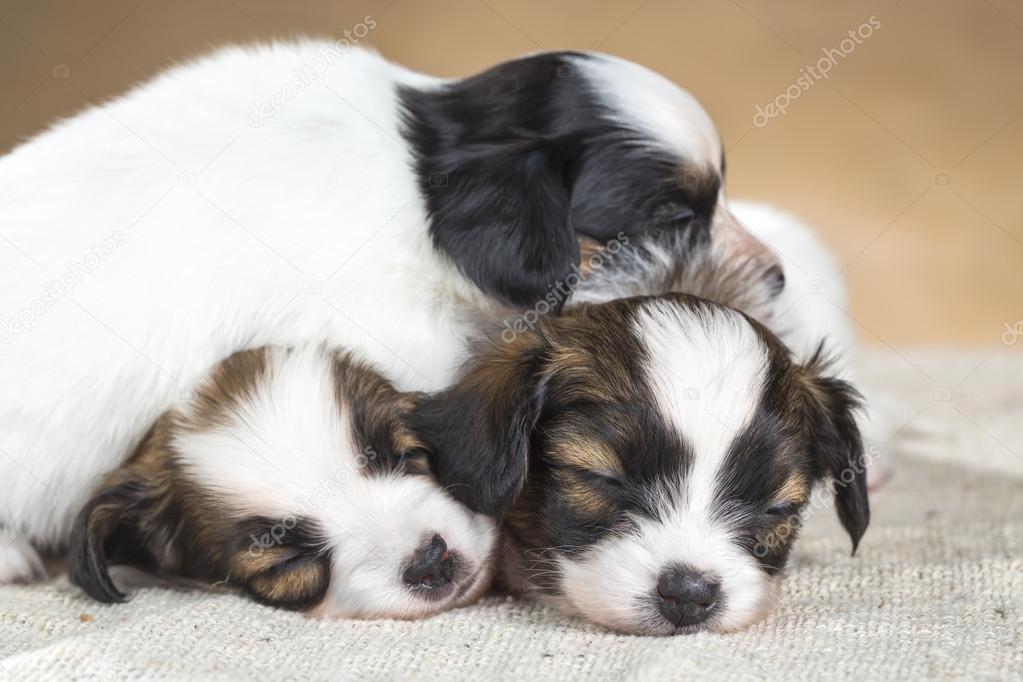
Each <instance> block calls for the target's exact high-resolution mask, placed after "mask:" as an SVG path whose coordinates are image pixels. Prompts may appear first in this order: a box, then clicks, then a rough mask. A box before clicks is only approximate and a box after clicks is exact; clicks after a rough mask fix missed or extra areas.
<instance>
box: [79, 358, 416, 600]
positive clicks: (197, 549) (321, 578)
mask: <svg viewBox="0 0 1023 682" xmlns="http://www.w3.org/2000/svg"><path fill="white" fill-rule="evenodd" d="M333 357H334V364H333V370H334V375H335V382H336V395H337V404H338V409H339V410H342V408H344V409H343V410H342V413H348V414H349V415H350V416H351V426H352V432H353V434H355V437H356V439H357V441H358V445H359V447H361V448H363V455H364V464H365V466H366V467H367V468H368V469H369V471H368V472H367V473H372V471H373V470H384V469H386V468H387V467H388V466H396V464H395V453H396V452H397V453H401V452H404V451H406V450H413V449H416V448H421V447H422V444H421V443H420V442H419V441H418V440H417V439H416V438H415V437H414V435H413V434H412V432H411V431H410V430H409V429H408V428H407V427H406V425H405V423H404V419H403V417H404V415H405V414H406V413H407V412H408V410H409V409H411V407H412V405H413V402H414V397H415V396H413V395H410V394H403V393H400V392H398V391H397V390H395V389H394V387H393V386H392V385H391V384H389V383H388V382H387V381H385V380H384V379H382V378H381V377H380V376H379V375H378V374H376V373H375V372H373V371H372V370H371V369H369V368H368V367H367V366H366V365H364V364H361V363H359V362H357V361H355V360H354V359H352V358H351V357H350V356H347V355H344V354H337V355H335V356H333ZM271 358H272V354H271V350H270V349H269V348H262V349H257V350H250V351H242V352H239V353H235V354H234V355H232V356H230V357H229V358H227V359H226V360H224V361H223V362H222V363H220V365H218V366H217V367H216V368H215V369H214V370H213V371H212V372H211V374H210V377H209V379H208V380H207V381H206V382H204V383H203V384H202V385H201V386H200V387H199V388H197V389H196V390H195V391H194V393H193V395H192V397H191V400H190V401H188V403H187V404H186V405H185V407H183V408H182V409H180V410H170V411H168V412H167V413H165V414H164V415H162V416H161V417H160V418H159V419H158V420H157V421H156V423H155V424H154V425H153V426H152V428H151V429H150V430H149V432H148V433H147V434H146V436H145V437H144V438H143V439H142V442H141V443H140V444H139V446H138V448H137V449H136V451H135V453H134V454H133V455H132V457H131V458H130V459H129V461H128V462H127V463H126V464H125V465H123V466H122V467H120V468H119V469H117V470H115V471H114V472H112V473H111V474H110V475H109V476H107V477H106V479H105V480H104V482H103V484H102V486H100V488H99V489H98V491H97V493H96V495H95V497H94V498H93V500H92V501H91V502H90V503H89V505H88V506H87V508H86V510H85V511H84V512H83V517H80V522H81V523H82V524H83V531H82V534H83V537H82V538H81V540H80V542H81V543H82V546H81V547H80V551H79V552H78V553H77V554H76V557H77V556H80V557H81V559H80V560H79V565H78V566H77V567H76V568H75V570H74V571H73V573H74V574H75V575H76V583H77V584H79V585H81V586H82V587H83V588H85V589H86V590H87V591H89V593H90V594H92V595H93V596H94V597H96V598H99V599H105V600H108V601H109V600H116V599H117V596H118V593H117V592H116V588H113V587H112V584H111V583H110V582H109V576H108V575H107V572H106V564H107V562H108V561H109V562H128V563H137V562H139V561H142V560H145V563H147V564H149V565H153V564H155V566H154V567H155V568H156V570H158V571H159V572H161V573H163V574H166V575H171V576H177V577H183V578H196V579H200V580H204V581H209V582H227V583H228V584H231V585H234V586H237V587H241V588H243V589H245V590H247V591H249V592H250V593H251V594H252V595H253V596H254V597H255V598H257V599H259V600H260V601H263V602H266V603H270V604H274V605H277V606H282V607H285V608H308V607H310V606H313V605H314V604H315V602H316V601H318V600H319V599H321V598H322V597H323V595H324V594H325V593H326V590H327V587H328V585H329V579H330V575H329V570H330V569H329V565H330V564H329V553H328V552H326V551H324V550H323V548H322V547H321V545H320V542H319V529H318V528H317V527H316V525H315V524H314V523H313V522H312V521H311V520H309V519H305V518H298V519H290V521H293V522H294V523H290V522H289V523H288V524H285V522H284V519H275V518H269V517H253V516H251V515H249V514H248V513H246V512H242V511H241V510H240V509H237V508H235V507H233V506H232V505H231V500H230V499H229V498H224V497H222V496H221V495H219V494H218V493H216V492H214V491H209V490H207V489H205V488H204V487H203V486H202V484H201V482H200V481H198V480H195V479H194V478H193V477H192V475H191V474H190V472H189V471H187V470H186V469H185V468H184V467H182V465H181V462H180V455H179V454H178V452H177V451H176V450H175V437H176V435H177V434H178V433H181V432H183V431H188V432H193V433H194V432H203V431H207V430H210V429H215V428H222V427H229V426H230V425H231V423H232V412H233V411H235V410H237V409H238V407H239V405H240V404H241V402H242V401H243V400H245V399H246V398H248V397H251V396H253V395H254V394H255V393H256V392H257V391H258V390H259V388H260V386H261V384H262V382H264V381H266V380H267V379H268V377H269V375H270V373H271V372H272V371H273V368H272V367H271ZM423 459H424V458H422V457H417V458H413V460H414V461H412V462H410V464H409V466H410V467H412V468H415V467H419V468H420V469H423V468H425V469H427V470H428V467H429V464H428V462H425V463H424V461H422V460H423ZM280 531H284V532H280ZM108 548H110V549H112V550H113V552H112V554H111V555H110V556H107V554H106V550H107V549H108Z"/></svg>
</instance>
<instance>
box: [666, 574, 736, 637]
mask: <svg viewBox="0 0 1023 682" xmlns="http://www.w3.org/2000/svg"><path fill="white" fill-rule="evenodd" d="M720 595H721V584H720V583H719V582H717V581H716V580H714V579H712V578H710V577H709V576H707V575H704V574H702V573H699V572H698V571H694V570H692V569H689V568H682V567H676V568H670V569H668V570H666V571H665V572H664V573H662V574H661V575H660V577H659V578H658V580H657V597H658V600H659V601H658V607H659V609H660V612H661V615H662V616H664V618H665V619H666V620H667V621H668V622H669V623H671V624H672V625H674V626H675V627H677V628H681V627H686V626H690V625H698V624H700V623H702V622H703V621H705V620H707V618H709V617H710V615H711V614H712V613H714V612H715V611H716V610H717V608H718V603H719V601H720Z"/></svg>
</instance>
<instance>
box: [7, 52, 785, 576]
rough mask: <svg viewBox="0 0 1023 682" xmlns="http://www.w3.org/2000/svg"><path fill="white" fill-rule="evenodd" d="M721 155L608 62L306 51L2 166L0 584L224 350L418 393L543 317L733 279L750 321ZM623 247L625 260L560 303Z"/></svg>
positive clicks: (159, 88) (76, 127) (64, 126)
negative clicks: (334, 354)
mask: <svg viewBox="0 0 1023 682" xmlns="http://www.w3.org/2000/svg"><path fill="white" fill-rule="evenodd" d="M723 163H724V161H723V158H722V149H721V144H720V141H719V139H718V135H717V132H716V131H715V129H714V126H713V125H712V123H711V121H710V119H709V117H708V116H707V114H706V112H704V110H703V109H702V108H701V107H700V106H699V104H698V103H697V102H696V101H695V100H694V99H693V97H692V96H690V95H689V94H688V93H686V92H685V91H683V90H681V89H680V88H678V87H676V86H675V85H673V84H672V83H670V82H669V81H667V80H666V79H664V78H662V77H660V76H658V75H656V74H654V73H652V72H650V71H649V70H647V69H645V68H643V67H641V66H638V65H636V64H632V63H629V62H626V61H624V60H621V59H618V58H615V57H610V56H606V55H600V54H580V53H569V52H558V53H545V54H536V55H532V56H528V57H524V58H522V59H517V60H513V61H509V62H506V63H503V64H500V65H498V66H496V67H494V68H492V69H490V70H488V71H485V72H483V73H481V74H479V75H476V76H473V77H470V78H465V79H461V80H441V79H437V78H432V77H429V76H425V75H422V74H417V73H413V72H411V71H408V70H406V69H404V68H401V67H399V66H396V65H393V64H390V63H388V62H387V61H385V60H383V59H382V58H380V57H379V56H377V55H376V54H373V53H370V52H366V51H361V50H349V51H346V52H344V53H341V51H340V50H339V49H338V47H337V46H335V45H333V44H332V43H328V42H313V41H309V42H299V43H293V44H275V45H272V46H262V47H246V48H242V47H236V48H229V49H225V50H221V51H219V52H216V53H214V54H212V55H210V56H207V57H204V58H202V59H199V60H197V61H195V62H192V63H189V64H184V65H182V66H178V67H176V68H174V69H171V70H169V71H167V72H166V73H164V74H162V75H160V76H158V77H156V78H154V79H153V80H151V81H149V82H148V83H145V84H143V85H141V86H139V87H137V88H135V89H134V90H132V91H131V92H129V93H127V94H126V95H124V96H122V97H119V98H116V99H114V100H112V101H110V102H109V103H106V104H104V105H102V106H97V107H91V108H89V109H87V110H85V111H83V112H81V113H80V114H78V115H77V116H74V117H73V118H71V119H69V120H67V121H64V122H61V123H59V124H57V125H56V126H54V127H53V128H51V129H50V130H48V131H46V132H44V133H42V134H40V135H39V136H37V137H35V138H34V139H32V140H30V141H28V142H26V143H24V144H22V145H21V146H19V147H17V148H16V149H14V150H13V151H12V152H10V153H9V154H7V155H6V156H4V157H3V158H2V159H0V342H2V347H0V351H2V360H0V453H2V455H3V456H0V480H3V481H4V482H5V485H6V486H7V492H6V493H5V494H4V495H3V496H2V497H0V538H2V539H3V542H0V582H8V581H11V580H17V579H27V578H30V577H32V575H33V574H35V573H37V572H38V571H37V570H36V569H37V568H38V566H39V563H38V557H37V556H36V554H35V550H34V549H33V546H34V547H36V548H54V549H56V548H59V547H61V546H63V545H64V544H65V543H66V542H67V541H68V539H69V531H70V528H71V522H72V519H73V518H74V514H75V511H76V510H77V509H79V508H81V506H82V505H83V504H84V503H85V502H86V500H87V498H88V495H89V492H90V491H91V490H92V488H93V486H94V485H95V484H96V483H97V482H98V481H99V480H100V478H101V477H102V476H104V475H105V474H107V473H108V472H109V471H111V470H112V469H114V468H116V467H117V466H118V465H120V464H121V463H122V462H123V461H124V460H125V459H126V458H127V457H128V456H129V455H130V453H132V452H133V451H134V449H135V448H136V446H137V445H138V443H139V442H140V441H141V439H142V437H143V435H144V434H145V433H146V431H147V429H148V428H149V427H150V425H151V424H152V423H153V422H154V421H155V420H156V419H157V418H158V417H159V416H160V415H161V414H162V413H163V412H164V411H165V410H167V409H168V408H170V407H171V406H172V405H173V404H174V403H175V401H176V400H178V399H179V397H180V396H181V394H182V392H184V391H188V390H190V388H191V387H192V386H194V385H196V384H197V383H198V382H200V381H201V380H202V378H203V377H204V376H206V375H207V373H208V372H209V371H210V370H211V368H212V367H213V366H214V365H215V364H216V363H218V362H220V361H222V360H223V359H224V358H226V357H228V356H229V355H230V354H232V353H233V352H235V351H238V350H241V349H251V348H258V347H262V346H266V345H275V346H299V345H303V344H308V343H313V344H316V343H326V344H328V345H329V346H331V347H340V348H348V349H351V350H353V351H354V352H357V353H358V354H359V356H360V357H363V358H365V359H366V360H367V361H368V362H369V363H371V364H372V365H373V366H374V367H377V368H379V369H380V370H382V372H383V373H384V375H385V376H387V377H388V378H389V379H390V380H392V381H394V382H395V383H396V384H397V386H398V388H399V389H401V390H410V389H428V390H433V389H439V388H442V387H444V386H446V385H447V384H448V383H449V382H450V381H451V380H452V378H453V377H454V376H455V373H456V369H457V367H458V366H459V364H460V363H461V361H462V359H463V357H462V356H463V355H464V353H463V351H464V349H465V345H466V340H467V339H468V338H470V337H472V336H473V335H474V334H475V333H476V331H477V330H478V329H479V328H480V327H481V325H486V324H492V323H493V322H494V321H495V320H499V319H505V318H507V317H509V315H510V314H511V315H514V314H515V311H521V310H523V309H530V308H532V307H533V306H534V304H536V303H537V302H538V301H542V302H544V304H545V305H547V306H548V307H550V308H552V309H554V310H557V309H559V308H560V307H561V306H562V305H564V304H565V302H566V301H568V302H571V300H570V299H571V297H573V296H574V297H576V298H577V299H578V300H579V301H600V300H605V299H609V298H614V297H616V296H620V295H623V294H628V293H642V292H656V291H663V290H671V289H683V290H689V291H700V290H699V289H698V288H693V287H691V286H689V285H687V284H686V282H687V281H689V280H691V279H692V277H696V278H697V280H698V279H699V273H700V272H703V273H706V272H713V271H715V268H716V266H717V265H718V264H721V263H725V264H728V267H731V268H735V269H738V271H740V272H741V273H743V275H742V277H741V279H733V280H731V281H732V282H733V284H732V285H730V286H732V287H733V288H734V289H735V291H736V292H738V293H739V294H741V296H742V298H741V299H740V300H730V301H729V302H731V303H733V304H734V305H739V306H740V307H742V308H743V309H745V310H747V311H749V312H753V313H756V311H757V309H758V304H759V303H763V302H764V301H769V300H770V299H771V297H772V296H773V295H775V294H776V292H777V291H778V289H779V286H780V283H781V275H780V271H779V270H778V268H777V259H776V257H775V256H774V255H773V254H771V253H770V252H769V251H767V250H766V249H764V248H763V246H762V245H761V244H760V243H759V242H758V241H757V240H755V239H754V238H752V237H751V236H750V235H749V234H748V233H747V232H745V230H743V229H742V228H741V227H740V226H739V224H738V223H737V222H736V221H735V220H734V219H733V218H732V217H731V215H730V213H729V212H728V210H727V208H726V206H725V202H724V194H723V191H722V187H723ZM612 242H614V243H615V244H618V245H621V244H626V243H627V249H628V253H629V256H628V257H627V258H623V259H621V260H620V261H617V262H619V263H621V264H623V265H621V266H620V267H619V266H615V265H609V266H607V267H604V268H601V269H600V271H599V273H584V274H588V275H589V276H588V277H587V278H586V279H585V280H584V281H583V282H582V283H581V284H578V286H576V287H575V289H574V293H573V289H572V286H571V283H574V282H575V280H578V279H579V273H577V272H576V268H577V267H579V264H580V262H581V261H582V254H583V253H584V252H589V251H590V250H592V249H593V248H596V247H600V246H603V245H605V244H609V243H612ZM690 264H692V265H693V267H692V268H690V267H689V265H690ZM584 265H585V264H584ZM584 269H585V268H584ZM616 273H617V274H616ZM566 282H568V283H569V284H568V285H566ZM701 293H706V292H703V291H701ZM509 311H511V313H509Z"/></svg>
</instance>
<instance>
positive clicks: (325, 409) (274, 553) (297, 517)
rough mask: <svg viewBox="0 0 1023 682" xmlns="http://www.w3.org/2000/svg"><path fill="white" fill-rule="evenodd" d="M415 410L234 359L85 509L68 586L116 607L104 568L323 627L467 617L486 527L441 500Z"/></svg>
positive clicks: (285, 369)
mask: <svg viewBox="0 0 1023 682" xmlns="http://www.w3.org/2000/svg"><path fill="white" fill-rule="evenodd" d="M412 405H413V397H412V396H410V395H408V394H402V393H399V392H397V391H395V390H394V388H393V387H392V386H391V385H390V384H389V383H388V382H387V381H385V380H384V379H382V378H381V377H380V376H379V375H377V374H376V373H375V372H373V371H372V370H371V369H369V368H368V367H367V366H365V365H363V364H361V363H360V362H358V361H356V360H354V359H352V358H351V357H350V356H346V355H343V354H339V353H328V352H326V351H323V350H320V349H314V348H306V349H300V350H287V349H282V348H264V349H260V350H253V351H245V352H241V353H237V354H235V355H232V356H231V357H230V358H228V359H227V360H225V361H224V362H223V363H221V364H220V365H219V366H218V367H217V368H216V370H215V371H214V372H213V373H212V375H211V376H210V377H209V379H208V380H207V381H206V382H205V383H204V384H203V385H202V386H201V387H200V388H198V389H197V390H196V391H195V394H194V396H193V397H191V399H189V400H187V401H186V402H185V403H184V404H182V405H180V406H178V407H175V408H174V409H172V410H171V411H169V412H168V413H166V414H165V415H164V416H162V417H161V418H160V419H159V421H157V423H156V424H155V425H154V426H153V428H152V429H151V430H150V431H149V434H148V435H147V436H146V437H145V439H144V440H143V442H142V444H141V446H140V447H139V449H138V451H137V452H136V453H135V455H134V456H133V457H132V458H131V460H130V461H129V462H128V463H127V464H125V465H124V466H122V467H121V468H119V469H118V470H116V471H115V472H113V473H112V474H110V475H109V476H107V477H106V479H105V480H104V481H103V483H102V484H101V485H100V487H99V490H98V491H97V492H96V493H95V495H94V496H93V497H92V499H91V500H89V502H88V503H87V504H86V505H85V508H84V509H83V510H82V511H81V513H80V515H79V517H78V521H77V524H76V526H75V529H74V531H73V533H72V539H71V545H72V552H71V562H72V566H71V577H72V581H73V582H75V583H76V584H78V585H79V586H81V587H82V588H83V589H84V590H85V591H86V592H87V593H89V594H90V595H91V596H93V597H94V598H96V599H99V600H100V601H106V602H116V601H122V600H123V599H124V595H123V594H122V593H121V591H120V590H119V589H118V588H117V587H116V586H115V585H114V583H113V581H112V580H111V578H110V576H109V573H108V570H107V566H108V563H110V562H112V561H116V562H130V563H135V564H140V565H142V566H146V567H149V568H150V569H152V570H155V571H157V572H159V573H162V574H166V575H171V576H176V577H184V578H191V579H198V580H202V581H208V582H223V583H227V584H229V585H233V586H236V587H238V588H240V589H242V590H244V591H245V592H246V593H248V594H249V595H251V596H252V597H254V598H255V599H257V600H259V601H260V602H263V603H266V604H270V605H273V606H279V607H283V608H289V609H301V610H309V611H312V612H314V613H316V614H318V615H326V616H343V617H352V618H365V617H387V618H418V617H423V616H428V615H430V614H433V613H437V612H439V611H442V610H445V609H449V608H453V607H457V606H462V605H464V604H468V603H470V602H472V601H473V600H475V599H476V598H478V597H479V596H480V594H481V593H482V592H483V591H484V590H485V589H486V588H487V586H488V585H489V583H490V578H491V575H492V571H493V557H492V556H491V555H492V551H493V548H494V539H495V535H496V533H495V528H494V522H493V521H492V520H491V519H489V518H487V517H485V516H482V515H479V514H473V513H472V512H470V511H469V510H468V509H466V508H465V507H464V506H462V505H461V504H459V503H458V502H456V501H455V500H454V499H453V498H452V497H451V496H449V495H448V494H447V493H446V492H445V491H444V490H442V489H441V487H440V486H439V485H438V483H437V481H436V479H435V478H434V476H433V473H432V464H431V461H432V459H433V454H432V453H430V452H428V451H427V450H426V449H425V447H424V445H423V444H422V442H421V441H420V440H419V439H418V438H417V437H416V436H415V434H414V433H413V432H412V431H411V430H410V428H409V426H408V423H407V422H408V414H409V410H410V409H411V408H412Z"/></svg>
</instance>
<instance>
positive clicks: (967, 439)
mask: <svg viewBox="0 0 1023 682" xmlns="http://www.w3.org/2000/svg"><path fill="white" fill-rule="evenodd" d="M1012 351H1013V349H1009V348H1005V347H999V348H997V349H994V350H992V351H990V352H951V351H945V352H938V351H934V352H926V353H921V352H917V353H912V354H909V353H898V352H895V351H889V352H874V353H871V354H870V355H868V356H867V358H866V360H867V362H866V366H867V371H866V372H865V376H864V383H865V384H867V385H869V386H871V387H872V388H873V389H874V391H875V392H876V393H877V395H878V397H879V398H880V399H881V400H883V401H884V402H885V403H886V404H888V405H889V406H890V407H891V410H892V413H893V421H894V422H895V426H896V429H895V430H897V431H898V434H897V436H896V437H895V438H894V439H893V440H892V442H891V443H889V444H888V445H886V446H885V447H883V448H882V450H883V451H884V452H885V456H892V455H894V456H895V458H896V460H897V465H896V466H897V469H896V475H895V477H894V479H893V480H892V481H891V482H890V483H889V484H888V486H887V487H886V488H884V489H883V490H882V491H881V492H880V493H878V494H877V495H875V497H874V499H873V506H874V521H873V523H872V525H871V528H870V530H869V531H868V532H867V535H866V537H865V538H864V541H863V543H862V545H861V548H860V552H859V553H858V554H857V556H856V557H855V558H850V557H849V556H848V541H847V539H846V537H845V536H844V535H843V534H842V533H841V530H840V528H839V526H838V524H837V522H835V521H834V519H833V518H832V516H833V515H832V513H831V511H830V510H827V509H826V510H822V511H821V512H819V513H818V514H817V515H816V516H815V517H814V518H812V519H811V520H810V522H809V524H808V526H807V529H806V531H805V534H804V536H803V538H802V539H801V540H800V542H799V543H798V544H797V547H796V552H795V555H794V561H793V563H792V565H791V567H790V575H789V578H788V580H787V581H786V584H785V589H784V593H783V596H782V599H781V602H780V604H779V607H778V609H777V610H776V611H775V612H774V613H773V614H772V615H771V616H770V617H769V618H768V619H767V620H765V621H764V622H762V623H760V624H758V625H755V626H754V627H752V628H750V629H749V630H747V631H745V632H743V633H740V634H735V635H726V636H722V635H709V634H699V635H693V636H686V637H674V638H643V637H627V636H619V635H614V634H610V633H608V632H605V631H603V630H601V629H598V628H595V627H591V626H588V625H585V624H582V623H579V622H576V621H573V620H571V619H567V618H564V617H561V616H559V615H557V614H555V613H553V612H551V611H549V610H547V609H545V608H542V607H539V606H536V605H532V604H524V603H521V602H517V601H514V600H511V599H505V598H498V597H494V598H490V599H487V600H485V601H483V602H482V603H480V604H479V605H477V606H474V607H471V608H467V609H462V610H459V611H455V612H450V613H446V614H443V615H441V616H439V617H436V618H433V619H430V620H427V621H421V622H417V623H397V622H388V621H376V622H321V621H312V620H307V619H305V618H303V617H301V616H298V615H295V614H290V613H285V612H279V611H274V610H271V609H268V608H264V607H260V606H257V605H255V604H253V603H250V602H248V601H246V600H244V599H242V598H240V597H237V596H234V595H232V594H225V593H203V592H185V591H177V590H170V589H163V588H147V589H143V590H141V591H138V592H136V593H135V596H134V599H133V600H132V601H131V602H130V603H129V604H127V605H119V606H109V607H108V606H101V605H98V604H95V603H93V602H90V601H88V600H87V599H85V598H84V597H82V596H81V595H80V594H79V593H78V592H77V591H76V590H75V589H74V588H72V587H71V586H70V585H69V584H68V583H67V581H66V580H65V579H63V578H57V579H54V580H52V581H51V582H49V583H47V584H44V585H38V586H28V587H11V588H0V679H19V680H20V679H182V680H185V679H188V680H191V679H281V678H287V679H349V678H355V677H360V678H362V677H369V678H372V679H410V678H414V679H424V678H441V677H442V678H445V679H461V678H469V677H472V678H483V679H510V680H528V681H530V682H533V681H536V680H546V679H565V678H576V677H586V678H593V679H601V680H608V681H616V680H632V679H649V680H660V679H672V678H677V679H714V680H717V679H764V678H769V679H800V678H804V679H820V678H856V679H896V678H898V679H921V678H941V679H945V678H965V679H1023V558H1021V557H1023V459H1021V458H1020V457H1021V455H1020V453H1023V419H1021V417H1023V355H1020V354H1019V353H1013V352H1012Z"/></svg>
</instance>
